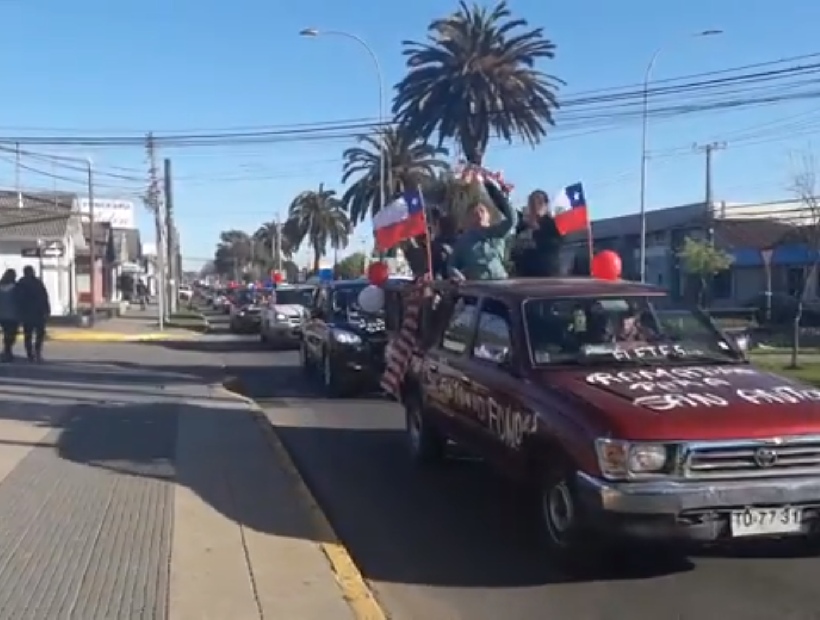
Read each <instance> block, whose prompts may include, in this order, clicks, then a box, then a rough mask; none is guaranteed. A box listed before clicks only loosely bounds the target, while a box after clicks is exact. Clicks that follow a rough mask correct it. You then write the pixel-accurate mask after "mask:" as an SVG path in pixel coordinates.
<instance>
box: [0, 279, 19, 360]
mask: <svg viewBox="0 0 820 620" xmlns="http://www.w3.org/2000/svg"><path fill="white" fill-rule="evenodd" d="M16 283H17V272H15V271H14V269H6V272H5V273H4V274H3V277H2V278H0V327H2V328H3V354H2V357H0V360H2V361H4V362H11V361H13V360H14V343H15V342H17V332H18V331H19V330H20V321H19V318H18V312H17V298H16V296H15V292H14V290H15V284H16Z"/></svg>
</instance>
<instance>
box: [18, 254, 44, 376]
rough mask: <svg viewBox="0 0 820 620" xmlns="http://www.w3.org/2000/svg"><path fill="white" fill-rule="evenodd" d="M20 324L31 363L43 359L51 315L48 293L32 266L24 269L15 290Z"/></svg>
mask: <svg viewBox="0 0 820 620" xmlns="http://www.w3.org/2000/svg"><path fill="white" fill-rule="evenodd" d="M14 290H15V297H16V301H17V310H18V312H19V317H20V322H21V323H22V324H23V343H24V344H25V347H26V355H27V357H28V359H29V360H30V361H32V362H33V361H41V360H42V358H43V340H44V339H45V335H46V320H47V319H48V317H49V316H50V315H51V304H50V302H49V299H48V291H47V290H46V287H45V285H44V284H43V282H42V280H40V278H38V277H37V276H36V275H35V273H34V268H33V267H32V266H31V265H26V267H25V268H24V269H23V277H22V278H20V279H19V280H18V281H17V285H16V286H15V288H14Z"/></svg>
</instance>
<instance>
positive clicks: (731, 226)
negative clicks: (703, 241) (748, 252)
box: [715, 218, 805, 250]
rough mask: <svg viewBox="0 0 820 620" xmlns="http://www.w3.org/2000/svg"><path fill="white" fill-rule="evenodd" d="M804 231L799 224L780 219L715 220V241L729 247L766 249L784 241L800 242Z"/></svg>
mask: <svg viewBox="0 0 820 620" xmlns="http://www.w3.org/2000/svg"><path fill="white" fill-rule="evenodd" d="M804 232H805V231H804V230H801V228H800V227H799V226H794V225H793V224H788V223H786V222H782V221H778V220H763V219H759V218H748V219H736V220H716V221H715V241H716V242H717V243H718V245H719V246H721V247H724V248H729V249H739V248H749V249H755V250H765V249H768V248H773V247H775V246H776V245H779V244H782V243H790V242H791V243H794V242H798V243H799V242H800V240H801V236H804V235H803V233H804Z"/></svg>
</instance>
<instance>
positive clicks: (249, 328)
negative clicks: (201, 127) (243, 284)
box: [228, 289, 262, 334]
mask: <svg viewBox="0 0 820 620" xmlns="http://www.w3.org/2000/svg"><path fill="white" fill-rule="evenodd" d="M261 303H262V299H261V296H260V294H259V293H257V292H255V291H252V290H249V289H243V290H240V291H238V292H237V293H236V294H235V295H234V297H233V299H232V301H231V306H230V311H229V314H230V321H229V323H228V328H229V330H230V331H231V332H232V333H234V334H255V333H257V332H258V331H259V325H260V322H261V312H262V307H261Z"/></svg>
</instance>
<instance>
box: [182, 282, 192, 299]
mask: <svg viewBox="0 0 820 620" xmlns="http://www.w3.org/2000/svg"><path fill="white" fill-rule="evenodd" d="M193 296H194V289H192V288H191V287H190V286H188V285H187V284H180V286H179V300H180V301H184V302H189V301H191V299H192V298H193Z"/></svg>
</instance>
